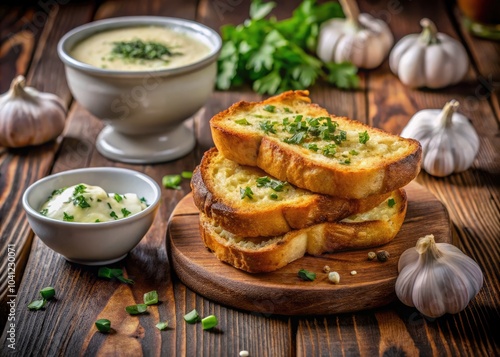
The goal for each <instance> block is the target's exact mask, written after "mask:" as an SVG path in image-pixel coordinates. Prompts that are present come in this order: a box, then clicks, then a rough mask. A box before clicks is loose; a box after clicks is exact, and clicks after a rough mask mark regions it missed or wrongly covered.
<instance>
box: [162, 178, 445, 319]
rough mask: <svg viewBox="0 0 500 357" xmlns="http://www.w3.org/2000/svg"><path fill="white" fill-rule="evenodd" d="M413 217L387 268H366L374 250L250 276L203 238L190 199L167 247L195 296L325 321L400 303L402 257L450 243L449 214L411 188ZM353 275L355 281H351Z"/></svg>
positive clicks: (373, 264) (177, 214)
mask: <svg viewBox="0 0 500 357" xmlns="http://www.w3.org/2000/svg"><path fill="white" fill-rule="evenodd" d="M405 189H406V192H407V195H408V209H407V214H406V219H405V222H404V224H403V226H402V228H401V230H400V232H399V233H398V235H397V236H396V238H395V239H394V240H393V241H392V242H390V243H388V244H386V245H384V246H381V247H377V249H385V250H387V251H388V252H389V253H390V254H391V256H390V258H389V260H388V261H386V262H383V263H382V262H379V261H377V260H375V261H369V260H368V259H367V254H368V252H369V251H374V250H376V249H373V248H372V249H363V250H357V251H346V252H339V253H335V254H325V255H323V256H321V257H312V256H307V255H306V256H304V257H303V258H301V259H299V260H296V261H294V262H292V263H290V264H289V265H287V266H285V267H284V268H281V269H279V270H277V271H275V272H271V273H263V274H250V273H246V272H244V271H241V270H238V269H235V268H233V267H232V266H230V265H228V264H226V263H223V262H221V261H219V260H218V259H217V258H216V257H215V256H214V255H213V254H212V253H211V252H210V251H208V250H207V249H206V248H205V246H204V244H203V242H202V240H201V237H200V234H199V225H198V210H197V208H196V206H195V205H194V203H193V200H192V196H191V194H188V195H187V196H186V197H184V198H183V199H182V200H181V201H180V202H179V203H178V205H177V206H176V208H175V209H174V211H173V212H172V215H171V217H170V220H169V229H168V233H167V237H168V238H167V240H168V242H169V254H170V258H171V259H172V262H173V266H174V269H175V271H176V273H177V275H178V276H179V278H180V279H181V281H182V282H183V283H184V284H186V285H187V286H188V287H189V288H190V289H192V290H193V291H195V292H197V293H198V294H200V295H203V296H204V297H206V298H208V299H210V300H213V301H216V302H218V303H220V304H224V305H228V306H231V307H235V308H240V309H244V310H249V311H254V312H259V313H263V314H280V315H305V314H307V315H318V314H321V315H325V314H336V313H343V312H352V311H359V310H364V309H371V308H376V307H380V306H383V305H386V304H388V303H390V302H391V301H393V300H394V299H395V298H396V294H395V292H394V285H395V282H396V278H397V274H398V270H397V265H398V260H399V257H400V255H401V254H402V253H403V252H404V251H405V250H406V249H408V248H411V247H414V246H415V243H416V241H417V239H418V238H419V237H422V236H424V235H427V234H434V237H435V239H436V242H445V243H451V241H452V237H451V229H450V221H449V217H448V212H447V211H446V208H445V207H444V206H443V205H442V204H441V202H439V201H438V200H437V199H436V198H435V197H434V196H433V195H432V194H431V193H430V192H428V191H427V190H426V189H425V188H423V187H422V186H420V185H418V184H416V183H411V184H409V185H408V186H406V188H405ZM325 265H328V266H330V267H331V269H332V271H333V270H334V271H337V272H338V273H339V274H340V283H339V284H332V283H330V282H329V280H328V277H327V274H325V273H324V272H323V267H324V266H325ZM300 269H307V270H309V271H313V272H315V273H316V280H314V281H302V280H301V279H300V278H299V277H298V276H297V272H298V271H299V270H300ZM353 270H355V271H356V272H357V274H356V275H351V271H353Z"/></svg>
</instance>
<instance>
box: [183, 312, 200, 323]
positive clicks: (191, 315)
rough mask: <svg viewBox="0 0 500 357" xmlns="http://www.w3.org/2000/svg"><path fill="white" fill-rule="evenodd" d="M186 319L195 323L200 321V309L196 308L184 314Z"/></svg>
mask: <svg viewBox="0 0 500 357" xmlns="http://www.w3.org/2000/svg"><path fill="white" fill-rule="evenodd" d="M184 320H186V322H187V323H188V324H195V323H197V322H198V321H200V315H198V311H196V309H194V310H193V311H191V312H188V313H187V314H186V315H184Z"/></svg>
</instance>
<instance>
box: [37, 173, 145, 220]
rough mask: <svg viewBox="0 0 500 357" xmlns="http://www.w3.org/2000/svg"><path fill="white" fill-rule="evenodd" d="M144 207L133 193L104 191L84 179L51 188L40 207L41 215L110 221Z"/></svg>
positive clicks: (141, 201) (136, 211)
mask: <svg viewBox="0 0 500 357" xmlns="http://www.w3.org/2000/svg"><path fill="white" fill-rule="evenodd" d="M146 207H147V204H146V202H145V200H144V199H140V198H139V197H137V195H136V194H135V193H126V194H118V193H107V192H106V191H104V189H102V188H101V187H98V186H91V185H87V184H84V183H81V184H78V185H74V186H71V187H67V188H61V189H59V190H55V191H54V192H52V194H51V195H50V197H49V198H48V199H47V201H46V202H45V203H44V204H43V205H42V207H41V208H40V213H41V214H43V215H44V216H47V217H50V218H54V219H57V220H60V221H67V222H82V223H99V222H108V221H114V220H117V219H121V218H125V217H128V216H131V215H133V214H136V213H138V212H141V211H142V210H144V209H145V208H146Z"/></svg>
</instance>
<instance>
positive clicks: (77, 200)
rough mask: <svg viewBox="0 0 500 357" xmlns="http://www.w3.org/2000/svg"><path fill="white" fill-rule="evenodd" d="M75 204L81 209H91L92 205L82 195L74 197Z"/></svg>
mask: <svg viewBox="0 0 500 357" xmlns="http://www.w3.org/2000/svg"><path fill="white" fill-rule="evenodd" d="M73 204H74V205H75V206H79V207H80V208H89V207H90V204H89V203H88V202H87V200H86V199H85V197H83V196H82V195H80V196H75V197H73Z"/></svg>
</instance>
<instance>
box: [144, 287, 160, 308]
mask: <svg viewBox="0 0 500 357" xmlns="http://www.w3.org/2000/svg"><path fill="white" fill-rule="evenodd" d="M144 303H145V304H146V305H154V304H158V292H157V291H156V290H153V291H150V292H148V293H145V294H144Z"/></svg>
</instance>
